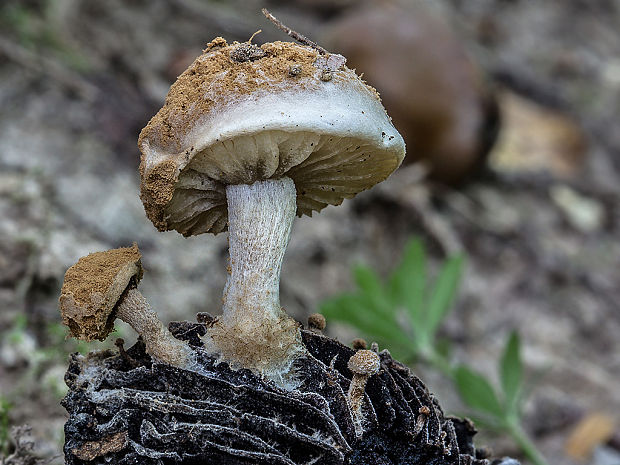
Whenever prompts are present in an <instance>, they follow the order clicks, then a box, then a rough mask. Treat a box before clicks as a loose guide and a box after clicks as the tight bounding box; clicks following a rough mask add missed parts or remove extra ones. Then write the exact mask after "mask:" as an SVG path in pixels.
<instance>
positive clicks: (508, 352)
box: [499, 331, 523, 414]
mask: <svg viewBox="0 0 620 465" xmlns="http://www.w3.org/2000/svg"><path fill="white" fill-rule="evenodd" d="M499 369H500V379H501V383H502V390H503V391H504V402H505V405H506V409H507V410H508V411H509V412H511V413H514V414H516V413H517V409H518V405H519V397H520V393H521V385H522V383H523V367H522V364H521V341H520V339H519V335H518V334H517V332H516V331H513V332H512V333H511V334H510V338H509V339H508V342H507V343H506V347H505V349H504V353H503V354H502V358H501V360H500V366H499Z"/></svg>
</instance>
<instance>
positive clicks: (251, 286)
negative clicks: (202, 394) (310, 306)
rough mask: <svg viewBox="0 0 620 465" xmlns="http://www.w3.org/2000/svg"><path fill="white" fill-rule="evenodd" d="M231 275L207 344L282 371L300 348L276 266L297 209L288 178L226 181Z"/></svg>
mask: <svg viewBox="0 0 620 465" xmlns="http://www.w3.org/2000/svg"><path fill="white" fill-rule="evenodd" d="M226 197H227V202H228V231H229V239H228V241H229V250H230V275H229V277H228V281H227V282H226V287H225V289H224V298H223V310H224V311H223V315H222V317H221V318H220V319H219V320H218V322H217V324H216V325H214V326H213V327H212V328H211V329H210V330H209V332H208V335H207V336H208V337H207V340H206V347H207V349H208V350H215V351H217V352H219V353H220V354H221V355H222V357H223V359H224V360H226V361H229V362H232V363H233V365H237V366H241V367H244V368H250V369H253V370H254V371H257V372H259V373H261V374H263V375H265V376H267V377H268V378H271V379H274V380H276V381H277V380H279V379H280V378H282V377H286V375H287V372H288V371H290V368H291V365H292V362H293V361H294V359H295V358H296V356H297V355H298V354H300V353H302V352H304V349H303V344H302V343H301V337H300V333H299V328H298V325H297V323H296V322H295V321H294V320H293V319H292V318H290V317H288V316H287V315H286V313H285V312H284V311H283V310H282V307H281V306H280V269H281V267H282V260H283V258H284V252H285V250H286V246H287V245H288V240H289V236H290V234H291V226H292V224H293V219H294V218H295V212H296V191H295V184H294V183H293V180H292V179H290V178H286V177H284V178H281V179H269V180H266V181H257V182H255V183H254V184H251V185H247V184H239V185H229V186H227V187H226Z"/></svg>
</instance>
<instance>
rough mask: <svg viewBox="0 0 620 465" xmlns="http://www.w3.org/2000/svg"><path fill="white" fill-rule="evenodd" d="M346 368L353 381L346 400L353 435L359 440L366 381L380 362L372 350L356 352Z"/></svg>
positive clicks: (362, 424) (375, 372)
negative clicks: (351, 420)
mask: <svg viewBox="0 0 620 465" xmlns="http://www.w3.org/2000/svg"><path fill="white" fill-rule="evenodd" d="M347 366H348V367H349V370H351V371H352V372H353V379H352V380H351V385H350V386H349V393H348V395H347V400H348V402H349V407H350V408H351V414H352V415H353V423H354V426H355V434H356V435H357V437H358V438H359V437H361V436H362V434H363V433H364V413H363V412H362V404H363V403H364V395H365V389H366V381H368V378H370V377H371V376H372V375H375V374H377V373H378V372H379V368H380V367H381V360H380V359H379V356H378V355H377V354H376V353H375V352H373V351H372V350H358V351H357V352H356V353H355V355H353V356H351V358H350V359H349V363H348V365H347Z"/></svg>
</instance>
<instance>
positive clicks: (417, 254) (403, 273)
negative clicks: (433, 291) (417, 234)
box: [388, 239, 426, 330]
mask: <svg viewBox="0 0 620 465" xmlns="http://www.w3.org/2000/svg"><path fill="white" fill-rule="evenodd" d="M388 286H389V289H390V293H391V294H392V296H393V301H394V302H397V303H398V305H402V306H404V307H405V308H406V309H407V314H408V317H409V321H410V322H411V326H412V328H413V329H414V330H416V329H417V328H420V327H421V326H422V318H423V309H424V290H425V288H426V253H425V252H424V246H423V244H422V241H421V240H420V239H413V240H411V241H410V242H409V243H408V244H407V246H406V248H405V254H404V257H403V261H402V262H401V264H400V265H399V266H398V268H396V270H394V272H393V273H392V276H391V278H390V280H389V285H388Z"/></svg>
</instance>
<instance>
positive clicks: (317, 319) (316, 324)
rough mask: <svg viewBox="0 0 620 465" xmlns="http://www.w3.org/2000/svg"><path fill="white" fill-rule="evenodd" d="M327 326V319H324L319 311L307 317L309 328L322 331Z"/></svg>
mask: <svg viewBox="0 0 620 465" xmlns="http://www.w3.org/2000/svg"><path fill="white" fill-rule="evenodd" d="M326 326H327V321H325V317H324V316H323V315H321V314H320V313H313V314H312V315H310V316H309V317H308V327H309V328H311V329H318V330H319V331H323V330H324V329H325V327H326Z"/></svg>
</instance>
